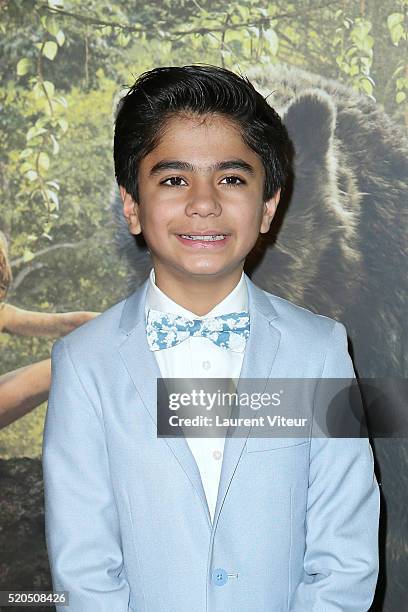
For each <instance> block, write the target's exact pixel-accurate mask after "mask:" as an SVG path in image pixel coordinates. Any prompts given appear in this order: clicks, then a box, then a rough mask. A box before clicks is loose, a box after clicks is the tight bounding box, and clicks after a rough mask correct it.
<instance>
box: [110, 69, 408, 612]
mask: <svg viewBox="0 0 408 612" xmlns="http://www.w3.org/2000/svg"><path fill="white" fill-rule="evenodd" d="M246 76H247V77H248V79H249V80H250V81H251V82H252V83H253V84H254V86H255V88H256V89H258V91H260V93H261V94H262V95H263V96H264V97H265V98H266V99H267V101H268V103H269V104H270V105H271V106H272V107H273V108H275V110H276V111H277V112H278V113H279V114H280V115H281V117H282V120H283V123H284V124H285V126H286V128H287V130H288V132H289V136H290V138H291V141H292V143H293V147H294V163H293V171H292V175H291V178H290V180H289V181H288V184H287V186H286V188H285V190H284V192H283V194H282V197H281V202H280V204H279V206H278V209H277V213H276V215H275V218H274V220H273V223H272V226H271V229H270V231H269V232H268V234H266V235H260V237H259V240H258V241H257V244H256V245H255V247H254V249H253V251H252V252H251V254H250V255H249V256H248V258H247V261H246V264H245V271H246V273H247V274H248V275H249V276H250V277H251V278H252V280H253V281H254V282H255V283H256V284H257V285H258V286H260V287H261V288H262V289H265V290H266V291H269V292H271V293H273V294H275V295H278V296H280V297H283V298H286V299H288V300H290V301H292V302H294V303H296V304H298V305H299V306H303V307H305V308H308V309H309V310H312V311H313V312H316V313H318V314H323V315H326V316H329V317H332V318H334V319H337V320H339V321H341V322H342V323H343V324H344V325H345V326H346V329H347V331H348V335H349V340H350V353H351V355H352V358H353V363H354V368H355V371H356V374H357V376H358V378H359V379H361V380H363V379H371V380H373V379H378V378H381V377H384V378H385V377H387V378H397V379H404V378H406V376H407V371H408V356H407V351H406V347H407V332H406V307H407V301H408V292H407V289H408V287H407V285H408V279H407V275H406V273H405V265H406V263H407V262H408V258H407V255H408V245H407V241H406V240H405V237H406V235H407V230H408V209H407V206H406V200H405V198H404V196H405V193H406V187H407V176H408V173H407V170H408V163H407V152H408V143H407V139H406V133H405V132H404V130H403V128H402V127H401V126H399V125H396V124H395V123H394V122H393V121H392V120H391V118H390V117H388V116H387V114H386V113H385V111H384V109H383V108H382V107H381V106H380V105H379V104H377V103H376V102H375V101H374V100H373V99H370V98H369V97H367V96H364V95H361V94H359V93H357V92H356V91H354V90H353V89H352V88H351V87H350V86H347V85H345V84H342V83H340V82H337V81H336V80H331V79H328V78H326V77H323V76H319V75H317V74H313V73H310V72H308V71H305V70H302V69H300V68H297V67H291V66H285V65H282V64H276V65H273V66H271V67H265V66H262V67H259V66H257V67H254V68H251V69H250V70H248V71H246ZM113 194H114V195H113V198H112V201H111V210H112V218H113V223H114V228H115V243H116V248H117V250H118V252H119V254H120V255H121V256H123V257H124V258H125V260H126V262H127V263H128V269H129V272H128V276H127V277H128V288H129V291H133V290H134V289H135V288H136V287H137V286H138V285H139V284H141V282H142V281H143V280H145V278H146V277H147V275H148V272H149V270H150V268H151V265H152V264H151V258H150V254H149V251H148V250H147V247H146V244H145V242H144V240H143V237H142V236H141V235H138V236H136V237H135V236H133V235H131V234H130V233H129V232H128V228H127V225H126V223H125V220H124V218H123V213H122V203H121V200H120V196H119V192H118V189H117V188H116V189H114V191H113ZM363 393H364V392H363ZM371 441H372V446H373V450H374V456H375V465H376V476H377V479H378V481H379V484H380V490H381V506H382V508H381V521H380V573H379V579H378V585H377V590H376V595H375V598H374V602H373V605H372V607H371V608H370V610H371V611H372V612H374V611H375V612H376V611H380V610H381V611H382V612H394V610H396V609H401V610H405V609H408V607H407V606H408V604H407V602H408V583H407V581H406V576H407V575H408V559H407V556H406V553H405V551H406V550H407V548H408V518H407V513H406V507H407V506H408V475H405V470H404V467H405V466H406V463H407V457H408V443H407V442H406V440H404V439H403V438H386V437H374V438H372V440H371Z"/></svg>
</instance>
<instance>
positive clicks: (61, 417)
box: [42, 339, 130, 612]
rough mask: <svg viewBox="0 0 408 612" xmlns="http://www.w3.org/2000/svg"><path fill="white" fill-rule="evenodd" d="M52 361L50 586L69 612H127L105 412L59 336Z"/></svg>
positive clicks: (47, 445)
mask: <svg viewBox="0 0 408 612" xmlns="http://www.w3.org/2000/svg"><path fill="white" fill-rule="evenodd" d="M51 364H52V378H51V388H50V394H49V401H48V408H47V413H46V420H45V428H44V437H43V447H42V465H43V479H44V504H45V535H46V543H47V549H48V556H49V561H50V569H51V575H52V581H53V588H54V590H55V591H59V590H65V591H68V592H69V611H70V612H112V611H113V610H115V612H128V610H129V593H130V589H129V585H128V582H127V580H126V578H125V576H126V574H125V572H124V564H123V557H122V550H121V540H120V531H119V520H118V513H117V509H116V505H115V500H114V496H113V491H112V486H111V481H110V476H109V465H108V457H107V449H106V444H105V436H104V428H103V422H102V417H101V416H99V415H98V412H97V410H96V408H95V406H94V405H93V404H92V402H91V401H90V398H89V396H88V393H87V390H86V388H85V387H84V386H83V384H82V383H81V380H80V378H79V375H78V373H77V370H76V368H75V365H74V364H73V362H72V359H71V357H70V355H69V351H68V346H67V345H66V343H65V341H64V340H63V339H59V340H57V342H56V343H54V345H53V348H52V352H51ZM56 610H57V612H65V611H66V610H67V606H58V605H57V606H56Z"/></svg>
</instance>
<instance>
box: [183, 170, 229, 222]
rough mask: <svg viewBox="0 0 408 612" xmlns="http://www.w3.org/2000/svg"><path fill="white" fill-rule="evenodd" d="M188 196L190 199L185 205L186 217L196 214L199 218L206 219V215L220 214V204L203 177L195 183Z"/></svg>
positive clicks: (214, 192)
mask: <svg viewBox="0 0 408 612" xmlns="http://www.w3.org/2000/svg"><path fill="white" fill-rule="evenodd" d="M189 195H190V198H189V201H188V203H187V205H186V214H187V215H188V216H191V215H194V214H197V215H199V216H200V217H207V216H208V215H215V216H218V215H220V214H221V210H222V208H221V204H220V202H219V201H218V198H217V194H216V190H215V188H214V187H213V185H212V184H211V182H210V180H206V179H205V178H204V177H203V179H202V180H200V181H197V182H196V184H195V185H194V187H193V189H192V190H191V191H190V194H189Z"/></svg>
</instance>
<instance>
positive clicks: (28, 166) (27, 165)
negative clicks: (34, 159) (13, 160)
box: [20, 162, 34, 174]
mask: <svg viewBox="0 0 408 612" xmlns="http://www.w3.org/2000/svg"><path fill="white" fill-rule="evenodd" d="M33 169H34V168H33V164H31V163H29V162H24V164H21V166H20V172H21V173H22V174H25V173H26V172H29V170H33Z"/></svg>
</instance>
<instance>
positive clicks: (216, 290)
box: [154, 264, 243, 317]
mask: <svg viewBox="0 0 408 612" xmlns="http://www.w3.org/2000/svg"><path fill="white" fill-rule="evenodd" d="M242 270H243V267H241V268H239V269H236V270H234V271H233V272H229V273H228V274H225V275H223V276H215V275H211V274H208V275H204V274H202V275H201V274H197V275H191V274H186V273H182V272H179V271H177V270H175V271H174V273H171V274H169V272H168V270H165V269H163V268H162V267H161V266H160V265H157V264H154V273H155V282H156V285H157V287H158V288H159V289H160V290H161V291H163V293H165V294H166V295H167V296H168V297H169V298H170V299H171V300H173V301H174V302H176V303H177V304H179V305H180V306H182V307H183V308H185V309H186V310H189V311H190V312H193V313H194V314H196V315H198V316H200V317H202V316H205V315H206V314H207V313H209V312H210V311H211V310H212V309H213V308H214V307H215V306H216V305H217V304H219V303H220V302H222V300H223V299H224V298H226V297H227V295H229V294H230V293H231V291H232V290H233V289H235V287H236V286H237V285H238V283H239V281H240V278H241V275H242Z"/></svg>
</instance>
